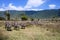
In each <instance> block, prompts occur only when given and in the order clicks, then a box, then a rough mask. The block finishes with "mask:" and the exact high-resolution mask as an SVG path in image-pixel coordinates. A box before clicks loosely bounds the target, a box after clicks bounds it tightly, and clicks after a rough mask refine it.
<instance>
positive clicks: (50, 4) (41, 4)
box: [0, 0, 60, 11]
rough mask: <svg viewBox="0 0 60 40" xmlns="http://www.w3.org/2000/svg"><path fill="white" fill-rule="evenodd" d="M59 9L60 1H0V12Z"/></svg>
mask: <svg viewBox="0 0 60 40" xmlns="http://www.w3.org/2000/svg"><path fill="white" fill-rule="evenodd" d="M46 9H60V0H0V11H5V10H19V11H20V10H46Z"/></svg>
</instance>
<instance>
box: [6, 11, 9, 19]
mask: <svg viewBox="0 0 60 40" xmlns="http://www.w3.org/2000/svg"><path fill="white" fill-rule="evenodd" d="M5 16H6V19H7V20H10V13H9V12H8V11H5Z"/></svg>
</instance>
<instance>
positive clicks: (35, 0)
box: [25, 0, 46, 8]
mask: <svg viewBox="0 0 60 40" xmlns="http://www.w3.org/2000/svg"><path fill="white" fill-rule="evenodd" d="M45 1H46V0H28V2H27V4H26V6H25V8H32V7H39V6H40V5H42V4H43V3H45Z"/></svg>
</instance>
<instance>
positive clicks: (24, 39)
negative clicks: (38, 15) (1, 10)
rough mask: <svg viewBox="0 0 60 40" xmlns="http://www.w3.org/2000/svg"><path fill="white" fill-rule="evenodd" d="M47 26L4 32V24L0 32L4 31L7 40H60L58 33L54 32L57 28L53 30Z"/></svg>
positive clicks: (34, 26) (0, 27) (50, 26)
mask: <svg viewBox="0 0 60 40" xmlns="http://www.w3.org/2000/svg"><path fill="white" fill-rule="evenodd" d="M0 24H2V23H0ZM54 25H56V24H54ZM47 26H48V25H42V26H41V25H32V26H28V27H26V28H25V29H19V30H12V31H6V30H5V28H4V24H2V25H0V30H4V31H3V32H4V34H5V33H6V34H7V36H8V40H60V33H59V32H57V31H56V30H55V29H58V28H55V29H53V27H55V26H53V25H50V24H49V26H48V27H47ZM58 31H59V30H58Z"/></svg>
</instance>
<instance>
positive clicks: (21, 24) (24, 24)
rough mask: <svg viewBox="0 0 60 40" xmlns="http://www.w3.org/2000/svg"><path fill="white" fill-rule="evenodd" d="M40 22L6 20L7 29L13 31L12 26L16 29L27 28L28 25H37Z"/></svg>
mask: <svg viewBox="0 0 60 40" xmlns="http://www.w3.org/2000/svg"><path fill="white" fill-rule="evenodd" d="M36 24H38V22H37V21H30V22H29V21H28V22H18V21H14V22H10V21H6V22H5V29H6V30H7V31H12V27H13V28H14V29H15V30H19V29H20V28H21V29H25V28H26V27H27V26H28V25H36Z"/></svg>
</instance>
